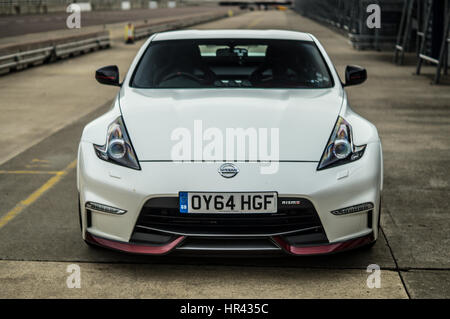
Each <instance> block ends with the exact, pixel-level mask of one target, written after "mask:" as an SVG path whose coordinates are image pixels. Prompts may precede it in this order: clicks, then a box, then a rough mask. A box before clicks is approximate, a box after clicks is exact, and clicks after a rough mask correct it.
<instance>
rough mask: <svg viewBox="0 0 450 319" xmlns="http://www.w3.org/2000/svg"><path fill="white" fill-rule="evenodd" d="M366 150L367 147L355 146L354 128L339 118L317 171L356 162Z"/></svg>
mask: <svg viewBox="0 0 450 319" xmlns="http://www.w3.org/2000/svg"><path fill="white" fill-rule="evenodd" d="M365 149H366V145H362V146H356V145H353V135H352V127H351V126H350V124H348V123H347V121H346V120H344V119H343V118H342V117H340V116H339V118H338V120H337V122H336V126H335V127H334V130H333V133H332V134H331V137H330V140H329V141H328V143H327V146H326V147H325V151H324V152H323V155H322V158H321V159H320V163H319V166H318V167H317V170H321V169H324V168H329V167H333V166H338V165H342V164H346V163H349V162H353V161H356V160H358V159H360V158H361V157H362V156H363V154H364V150H365Z"/></svg>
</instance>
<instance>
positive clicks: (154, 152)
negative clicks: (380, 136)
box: [120, 88, 343, 161]
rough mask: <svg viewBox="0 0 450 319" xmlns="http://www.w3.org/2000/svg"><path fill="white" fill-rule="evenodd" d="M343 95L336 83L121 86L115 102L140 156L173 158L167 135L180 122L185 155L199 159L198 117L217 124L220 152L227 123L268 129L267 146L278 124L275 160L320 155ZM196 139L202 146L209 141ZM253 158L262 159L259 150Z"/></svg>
mask: <svg viewBox="0 0 450 319" xmlns="http://www.w3.org/2000/svg"><path fill="white" fill-rule="evenodd" d="M342 101H343V96H342V93H341V91H340V90H338V89H336V88H334V89H298V90H278V89H276V90H275V89H270V90H261V89H134V88H127V89H126V90H125V89H122V90H121V93H120V107H121V112H122V115H123V118H124V122H125V126H126V128H127V130H128V133H129V136H130V139H131V142H132V144H133V146H134V149H135V151H136V155H137V157H138V159H139V160H140V161H143V160H148V161H150V160H152V161H162V160H174V158H173V157H172V155H171V154H172V149H173V147H174V145H175V144H177V143H178V141H177V140H172V139H171V137H172V134H173V133H174V130H176V129H180V128H186V129H188V130H189V132H190V134H191V137H190V138H191V141H192V143H191V147H192V152H191V158H190V160H199V158H198V157H194V154H195V152H194V143H195V142H194V139H195V138H196V136H197V137H198V136H201V134H197V133H194V121H201V125H202V131H203V132H204V131H205V130H206V129H208V128H217V129H219V130H220V131H221V132H222V134H223V145H224V146H223V150H224V151H223V153H224V154H226V143H227V142H226V129H227V128H228V129H230V128H234V129H236V128H243V129H248V128H255V129H256V131H258V129H260V128H263V129H264V128H266V129H268V131H267V132H268V136H269V138H268V142H267V148H268V150H269V152H270V150H271V148H270V147H271V146H270V145H271V144H270V138H271V137H272V136H275V135H273V134H272V131H271V130H270V129H271V128H278V129H279V160H282V161H319V160H320V157H321V155H322V153H323V150H324V148H325V145H326V143H327V141H328V139H329V137H330V134H331V131H332V129H333V126H334V124H335V122H336V119H337V117H338V114H339V111H340V108H341V105H342ZM198 123H199V122H197V125H198ZM184 132H186V130H184ZM258 132H259V131H258ZM260 137H261V134H259V135H258V138H260ZM201 143H203V146H205V145H207V144H208V143H209V141H204V142H201ZM197 145H198V144H197ZM247 149H248V146H247ZM260 150H261V147H260V149H259V151H260ZM259 151H258V154H260V153H259ZM236 153H237V152H236ZM245 154H246V155H245V158H243V157H242V156H239V157H237V156H236V157H235V159H236V160H238V161H242V160H249V159H250V160H252V159H253V158H249V156H248V154H249V152H248V151H246V153H245ZM224 157H225V155H224ZM224 159H225V158H224ZM227 159H228V158H227ZM258 159H260V160H264V158H262V157H259V155H258Z"/></svg>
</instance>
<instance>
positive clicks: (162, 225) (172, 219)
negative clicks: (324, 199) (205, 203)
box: [135, 197, 322, 235]
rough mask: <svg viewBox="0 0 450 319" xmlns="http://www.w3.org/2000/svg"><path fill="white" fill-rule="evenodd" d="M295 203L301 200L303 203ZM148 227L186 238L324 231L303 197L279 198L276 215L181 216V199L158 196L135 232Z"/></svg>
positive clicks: (139, 219) (137, 225)
mask: <svg viewBox="0 0 450 319" xmlns="http://www.w3.org/2000/svg"><path fill="white" fill-rule="evenodd" d="M283 201H284V202H283ZM295 201H300V204H298V203H295ZM286 202H288V204H286ZM290 203H292V204H290ZM145 228H152V229H158V230H160V231H166V232H173V233H178V234H185V235H214V234H220V235H238V234H248V235H256V234H260V235H274V234H280V233H286V232H292V231H298V230H306V229H317V230H321V229H322V224H321V222H320V219H319V217H318V215H317V212H316V210H315V208H314V206H313V204H312V203H311V202H310V201H309V200H307V199H304V198H292V197H279V198H278V212H277V213H274V214H267V213H264V214H257V213H254V214H239V213H234V214H226V213H224V214H223V215H221V214H200V213H196V214H182V213H180V212H179V203H178V197H157V198H152V199H149V200H148V201H147V202H146V203H145V205H144V207H143V208H142V210H141V212H140V215H139V218H138V221H137V223H136V228H135V231H142V230H143V229H145Z"/></svg>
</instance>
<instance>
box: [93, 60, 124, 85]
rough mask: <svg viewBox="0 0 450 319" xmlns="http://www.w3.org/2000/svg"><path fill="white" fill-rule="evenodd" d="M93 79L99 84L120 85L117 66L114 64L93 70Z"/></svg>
mask: <svg viewBox="0 0 450 319" xmlns="http://www.w3.org/2000/svg"><path fill="white" fill-rule="evenodd" d="M95 79H96V80H97V81H98V82H99V83H101V84H106V85H115V86H120V83H119V68H118V67H117V66H115V65H109V66H104V67H103V68H100V69H98V70H97V71H95Z"/></svg>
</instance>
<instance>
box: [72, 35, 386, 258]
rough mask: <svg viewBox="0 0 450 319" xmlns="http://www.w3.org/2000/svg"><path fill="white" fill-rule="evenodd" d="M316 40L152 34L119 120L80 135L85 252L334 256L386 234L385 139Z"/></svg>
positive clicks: (107, 78)
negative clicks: (382, 230) (351, 99)
mask: <svg viewBox="0 0 450 319" xmlns="http://www.w3.org/2000/svg"><path fill="white" fill-rule="evenodd" d="M345 77H346V79H345V83H344V84H343V83H341V80H340V79H339V76H338V74H337V73H336V70H335V68H334V66H333V64H332V62H331V60H330V58H329V57H328V55H327V53H326V52H325V50H324V48H323V47H322V46H321V44H320V43H319V41H318V40H317V39H316V38H315V37H314V36H312V35H311V34H306V33H300V32H292V31H278V30H264V31H263V30H258V31H257V30H214V31H197V30H187V31H174V32H165V33H158V34H155V35H153V36H151V37H150V38H149V39H148V40H147V41H146V42H145V44H144V45H143V46H142V48H141V49H140V50H139V52H138V54H137V56H136V57H135V59H134V61H133V62H132V64H131V67H130V69H129V72H128V73H127V75H126V77H125V79H124V81H123V82H122V83H119V72H118V69H117V67H116V66H107V67H104V68H101V69H99V70H97V72H96V79H97V80H98V81H99V82H100V83H103V84H108V85H116V86H118V87H120V89H119V92H118V94H117V96H116V98H115V100H114V102H113V105H112V107H111V109H110V110H109V111H108V112H107V113H106V114H104V115H102V116H100V117H99V118H97V119H95V120H94V121H92V122H91V123H89V124H88V125H86V127H85V128H84V131H83V134H82V137H81V142H80V145H79V152H78V171H77V186H78V191H79V204H80V212H79V213H80V224H81V231H82V236H83V239H84V240H85V241H86V242H87V243H88V244H94V245H99V246H103V247H107V248H111V249H116V250H121V251H125V252H131V253H138V254H165V253H169V252H172V251H207V252H213V251H219V252H222V253H227V252H228V253H239V252H240V253H244V254H250V253H256V252H264V253H265V252H286V253H289V254H293V255H313V254H326V253H333V252H337V251H342V250H347V249H351V248H356V247H360V246H366V247H370V246H371V245H372V244H373V243H375V241H376V239H377V238H378V236H379V231H378V229H379V220H380V219H379V217H380V198H381V197H380V195H381V191H382V184H383V159H382V149H381V143H380V139H379V137H378V133H377V130H376V128H375V126H374V125H372V124H371V123H370V122H368V121H367V120H365V119H364V118H362V117H361V116H359V115H357V114H356V113H355V112H353V111H352V109H351V108H350V106H349V104H348V101H347V97H346V93H345V91H344V86H349V85H355V84H359V83H362V82H364V80H365V79H366V77H367V75H366V70H365V69H363V68H360V67H357V66H348V67H347V69H346V73H345Z"/></svg>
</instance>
